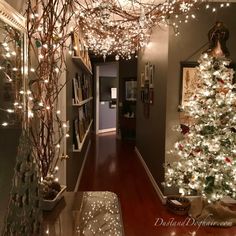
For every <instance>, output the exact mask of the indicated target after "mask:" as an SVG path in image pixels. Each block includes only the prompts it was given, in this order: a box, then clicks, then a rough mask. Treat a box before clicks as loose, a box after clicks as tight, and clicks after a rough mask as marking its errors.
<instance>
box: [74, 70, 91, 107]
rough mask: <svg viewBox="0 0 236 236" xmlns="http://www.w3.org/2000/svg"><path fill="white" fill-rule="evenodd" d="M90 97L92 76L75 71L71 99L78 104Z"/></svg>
mask: <svg viewBox="0 0 236 236" xmlns="http://www.w3.org/2000/svg"><path fill="white" fill-rule="evenodd" d="M91 97H92V77H90V76H89V77H86V75H85V74H82V75H81V76H80V75H79V74H78V73H76V74H75V78H73V101H74V104H79V103H80V102H82V101H85V100H87V99H89V98H91Z"/></svg>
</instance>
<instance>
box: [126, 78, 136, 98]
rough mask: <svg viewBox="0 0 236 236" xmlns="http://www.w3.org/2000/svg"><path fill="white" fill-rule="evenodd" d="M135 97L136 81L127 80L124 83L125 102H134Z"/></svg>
mask: <svg viewBox="0 0 236 236" xmlns="http://www.w3.org/2000/svg"><path fill="white" fill-rule="evenodd" d="M136 97H137V81H136V80H127V81H125V100H127V101H136Z"/></svg>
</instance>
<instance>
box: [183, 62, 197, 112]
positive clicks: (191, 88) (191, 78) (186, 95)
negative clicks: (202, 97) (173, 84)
mask: <svg viewBox="0 0 236 236" xmlns="http://www.w3.org/2000/svg"><path fill="white" fill-rule="evenodd" d="M197 66H198V63H197V62H181V89H180V105H181V106H182V107H184V106H185V105H186V104H187V102H188V101H189V99H190V98H191V97H192V96H193V95H194V93H195V91H196V89H198V88H200V87H201V83H200V80H199V79H198V75H197V68H196V67H197Z"/></svg>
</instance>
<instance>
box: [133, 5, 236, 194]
mask: <svg viewBox="0 0 236 236" xmlns="http://www.w3.org/2000/svg"><path fill="white" fill-rule="evenodd" d="M235 12H236V4H235V3H234V4H233V3H232V4H231V7H230V8H225V9H220V10H219V11H218V12H217V15H216V14H212V13H211V12H209V11H207V10H205V8H204V9H201V10H200V11H198V12H197V13H196V16H197V17H196V19H195V20H191V21H190V22H189V23H187V24H185V23H183V24H182V25H180V32H181V34H180V35H179V36H177V37H176V36H175V35H174V33H173V31H172V29H169V30H166V31H164V30H161V29H160V28H156V29H154V31H153V34H152V36H151V43H150V44H149V46H148V47H147V48H146V49H145V51H144V52H142V53H141V54H140V57H139V58H140V59H139V64H138V75H139V77H138V78H139V81H140V73H141V72H142V71H144V64H145V62H147V61H150V62H151V63H152V64H155V65H156V76H155V88H154V105H153V106H151V107H150V118H149V119H145V118H144V115H143V105H142V103H141V101H140V96H139V99H138V102H137V148H138V149H139V151H140V153H141V154H142V156H143V158H144V160H145V162H146V164H147V166H148V167H149V169H150V171H151V173H152V175H153V177H154V178H155V180H156V182H157V183H158V185H159V187H161V182H162V181H163V180H164V168H163V164H164V162H165V161H173V157H170V156H168V155H166V151H168V150H170V149H171V148H173V144H174V142H175V141H176V140H177V139H178V134H177V133H175V132H173V131H172V127H173V125H175V124H179V112H178V111H177V107H178V105H179V93H180V90H179V89H180V82H181V81H180V62H181V61H185V60H186V59H188V60H189V61H196V60H197V59H198V58H199V56H200V53H201V52H202V51H204V50H205V49H207V47H205V48H203V49H201V50H200V51H199V52H197V53H195V52H196V51H198V49H199V48H201V47H202V46H203V45H204V44H205V43H207V42H208V38H207V33H208V31H209V29H210V28H211V27H212V26H213V25H214V23H215V21H216V20H221V21H223V22H224V23H225V25H226V26H227V27H228V28H229V30H230V39H229V41H228V44H227V45H228V48H229V50H230V52H231V58H232V60H233V61H234V62H236V45H235V40H236V30H235V24H236V19H235ZM193 54H194V55H193ZM139 87H140V86H139ZM161 188H162V187H161ZM167 192H168V191H166V193H167Z"/></svg>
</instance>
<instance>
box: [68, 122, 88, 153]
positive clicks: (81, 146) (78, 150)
mask: <svg viewBox="0 0 236 236" xmlns="http://www.w3.org/2000/svg"><path fill="white" fill-rule="evenodd" d="M92 124H93V120H91V121H90V124H89V126H88V128H87V130H86V133H85V135H84V137H83V139H82V141H81V142H80V141H79V142H78V141H77V142H78V146H77V147H76V146H75V144H73V152H81V150H82V148H83V145H84V143H85V140H86V138H87V136H88V134H89V132H90V129H91V126H92ZM76 139H79V137H76Z"/></svg>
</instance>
